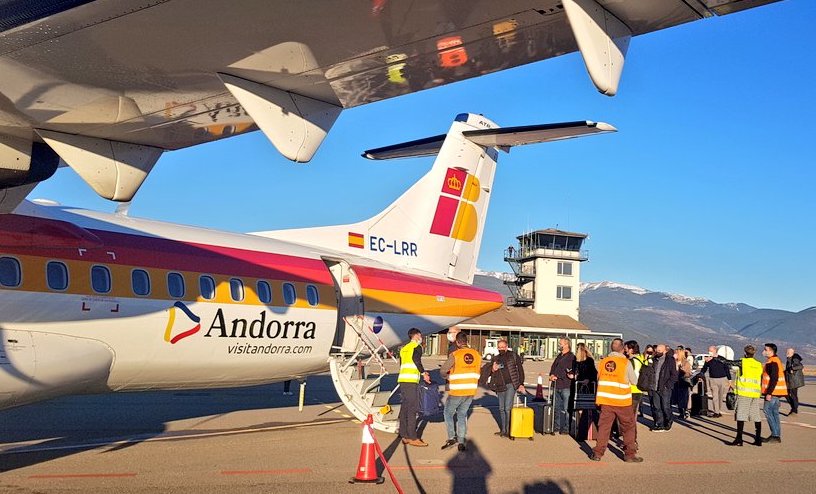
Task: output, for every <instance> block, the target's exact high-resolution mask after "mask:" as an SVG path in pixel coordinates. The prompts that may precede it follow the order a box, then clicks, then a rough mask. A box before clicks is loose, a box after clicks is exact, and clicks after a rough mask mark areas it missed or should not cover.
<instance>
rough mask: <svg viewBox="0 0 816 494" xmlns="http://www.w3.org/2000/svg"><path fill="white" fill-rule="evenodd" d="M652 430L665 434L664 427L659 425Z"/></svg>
mask: <svg viewBox="0 0 816 494" xmlns="http://www.w3.org/2000/svg"><path fill="white" fill-rule="evenodd" d="M651 430H652V432H663V427H661V426H659V425H656V426H654V427H652V429H651Z"/></svg>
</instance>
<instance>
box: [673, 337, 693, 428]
mask: <svg viewBox="0 0 816 494" xmlns="http://www.w3.org/2000/svg"><path fill="white" fill-rule="evenodd" d="M674 360H675V365H676V366H677V382H675V384H674V393H673V396H672V398H673V401H674V403H675V405H677V415H678V417H679V418H681V419H687V418H689V411H688V409H689V390H690V389H691V364H689V362H688V360H687V359H686V351H685V349H683V347H682V346H679V347H677V352H675V354H674Z"/></svg>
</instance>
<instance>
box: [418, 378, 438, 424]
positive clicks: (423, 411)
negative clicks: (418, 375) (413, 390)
mask: <svg viewBox="0 0 816 494" xmlns="http://www.w3.org/2000/svg"><path fill="white" fill-rule="evenodd" d="M417 390H418V391H417V392H418V393H419V414H420V415H422V416H423V417H433V416H434V415H439V414H440V413H442V410H443V409H444V405H443V404H442V392H441V391H439V385H438V384H434V383H431V384H427V383H424V382H421V383H419V386H417Z"/></svg>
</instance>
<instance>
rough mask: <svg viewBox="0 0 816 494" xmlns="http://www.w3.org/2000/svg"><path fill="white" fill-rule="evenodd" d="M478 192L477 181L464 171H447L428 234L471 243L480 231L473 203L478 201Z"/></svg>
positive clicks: (450, 169)
mask: <svg viewBox="0 0 816 494" xmlns="http://www.w3.org/2000/svg"><path fill="white" fill-rule="evenodd" d="M480 193H481V190H480V186H479V179H478V178H476V177H475V176H474V175H471V174H469V173H468V172H466V171H464V170H457V169H455V168H448V171H447V173H446V174H445V180H444V181H443V182H442V193H441V194H440V195H439V202H437V203H436V213H435V214H434V218H433V222H432V223H431V233H433V234H435V235H442V236H443V237H452V238H455V239H457V240H462V241H465V242H471V241H473V239H474V238H476V230H477V229H478V228H479V218H478V213H477V212H476V207H475V206H474V205H473V204H474V203H475V202H476V201H478V200H479V194H480Z"/></svg>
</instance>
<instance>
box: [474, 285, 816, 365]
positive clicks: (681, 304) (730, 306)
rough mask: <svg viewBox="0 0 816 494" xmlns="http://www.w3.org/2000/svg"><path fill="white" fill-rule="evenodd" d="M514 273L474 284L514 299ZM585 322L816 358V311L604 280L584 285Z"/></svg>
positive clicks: (700, 343)
mask: <svg viewBox="0 0 816 494" xmlns="http://www.w3.org/2000/svg"><path fill="white" fill-rule="evenodd" d="M512 278H513V276H512V274H511V273H500V272H489V273H488V272H480V273H479V274H478V275H477V276H476V279H475V280H474V284H476V285H478V286H481V287H483V288H487V289H490V290H494V291H498V292H500V293H502V294H506V295H509V291H508V290H507V287H506V286H504V284H503V281H504V280H506V279H512ZM580 310H581V322H582V323H584V324H586V325H587V326H589V327H590V328H591V329H592V330H594V331H602V332H604V331H614V332H621V333H623V335H624V337H625V338H633V339H635V340H638V341H642V342H658V341H665V342H667V343H670V344H672V345H677V344H683V345H690V346H691V347H692V348H693V349H694V350H695V351H698V350H699V351H701V352H702V351H704V350H705V349H706V348H707V347H708V346H709V345H715V344H716V345H720V344H728V345H731V346H732V347H734V348H741V347H742V346H744V345H746V344H748V343H752V344H759V345H762V344H763V343H765V342H774V343H776V344H777V345H778V346H779V347H780V348H783V347H785V346H793V347H795V348H796V349H797V351H799V353H801V354H803V355H806V354H807V355H809V356H810V358H816V307H810V308H808V309H805V310H803V311H800V312H790V311H785V310H777V309H757V308H756V307H753V306H750V305H748V304H743V303H734V302H732V303H717V302H714V301H712V300H709V299H707V298H703V297H692V296H687V295H680V294H676V293H667V292H661V291H653V290H649V289H647V288H643V287H640V286H635V285H630V284H624V283H616V282H613V281H600V282H590V283H581V308H580Z"/></svg>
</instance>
